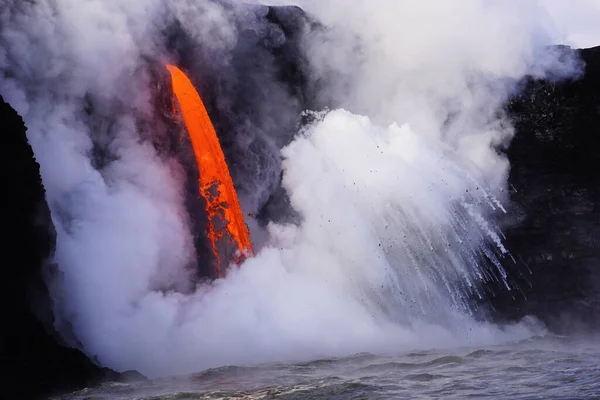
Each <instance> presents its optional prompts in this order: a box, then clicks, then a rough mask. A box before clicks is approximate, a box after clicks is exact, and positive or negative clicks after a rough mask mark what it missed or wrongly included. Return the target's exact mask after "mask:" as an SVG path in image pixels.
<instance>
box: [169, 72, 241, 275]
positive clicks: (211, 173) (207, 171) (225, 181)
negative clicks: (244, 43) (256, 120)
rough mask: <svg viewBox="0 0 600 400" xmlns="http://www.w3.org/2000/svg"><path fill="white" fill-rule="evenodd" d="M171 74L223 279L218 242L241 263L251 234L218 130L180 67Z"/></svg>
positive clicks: (208, 233)
mask: <svg viewBox="0 0 600 400" xmlns="http://www.w3.org/2000/svg"><path fill="white" fill-rule="evenodd" d="M166 67H167V69H168V70H169V72H170V74H171V81H172V85H173V94H174V95H175V97H176V99H177V102H178V103H179V109H180V112H181V115H182V116H183V122H184V124H185V127H186V129H187V132H188V134H189V136H190V141H191V142H192V147H193V148H194V155H195V156H196V162H197V164H198V170H199V173H200V180H199V190H200V194H201V195H202V196H203V197H204V199H205V200H206V211H207V214H208V229H207V231H208V232H207V235H208V237H209V239H210V242H211V247H212V250H213V253H214V254H215V257H216V259H217V271H218V275H219V277H221V276H222V275H221V258H220V256H219V251H218V250H217V242H218V241H219V240H220V239H221V238H223V237H224V236H227V238H228V239H229V241H230V242H231V243H232V244H234V246H236V247H237V250H238V255H236V259H235V260H234V261H235V262H236V263H237V264H239V263H240V262H241V261H242V260H243V259H244V258H245V257H247V256H251V255H252V244H251V242H250V233H249V231H248V227H247V226H246V223H245V222H244V215H243V213H242V208H241V206H240V202H239V200H238V197H237V194H236V192H235V188H234V187H233V181H232V180H231V175H230V174H229V168H228V166H227V162H226V161H225V156H224V155H223V150H222V149H221V145H220V144H219V139H218V137H217V133H216V131H215V128H214V127H213V125H212V122H211V121H210V118H209V116H208V112H207V111H206V108H205V107H204V103H203V102H202V99H201V98H200V95H199V94H198V92H197V91H196V89H195V88H194V85H192V82H191V81H190V80H189V78H188V77H187V76H186V75H185V74H184V73H183V71H181V70H180V69H179V68H177V67H176V66H173V65H167V66H166Z"/></svg>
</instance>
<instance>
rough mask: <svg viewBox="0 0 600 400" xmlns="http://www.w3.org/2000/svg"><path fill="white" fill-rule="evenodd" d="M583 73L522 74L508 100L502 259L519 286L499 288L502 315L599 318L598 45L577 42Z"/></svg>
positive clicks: (554, 324)
mask: <svg viewBox="0 0 600 400" xmlns="http://www.w3.org/2000/svg"><path fill="white" fill-rule="evenodd" d="M576 52H577V54H578V55H579V56H580V57H581V59H582V60H583V61H584V62H585V64H586V65H585V73H584V75H583V76H582V77H578V78H575V79H568V80H563V81H559V82H551V81H548V80H534V79H528V80H526V82H524V85H523V87H522V90H521V91H520V92H519V93H518V95H517V96H515V97H514V98H512V99H511V101H510V102H509V104H508V105H507V111H508V114H509V116H510V118H511V120H512V121H513V123H514V125H515V128H516V135H515V137H514V139H513V140H512V143H511V145H510V147H509V149H508V157H509V160H510V164H511V172H510V177H509V182H510V185H511V186H512V189H513V190H512V193H511V200H512V202H513V204H512V208H513V210H512V214H513V215H514V218H515V219H518V221H515V224H514V225H513V227H511V228H509V229H508V230H507V231H506V232H505V234H506V244H507V247H508V248H509V249H510V251H511V252H512V254H513V256H514V257H515V259H516V260H517V262H516V264H515V263H512V262H507V263H506V265H505V266H506V267H507V268H508V269H509V272H510V274H511V276H512V277H513V278H514V279H515V280H516V281H517V283H518V286H519V288H520V290H517V291H514V292H512V293H507V292H500V293H498V295H497V296H496V297H495V298H494V299H492V305H493V306H494V307H495V309H496V310H497V311H498V312H499V313H500V315H501V316H502V317H505V318H508V319H518V318H520V317H523V316H524V315H527V314H532V315H535V316H538V317H540V318H541V319H542V320H544V321H545V322H546V323H547V324H548V325H549V326H550V327H551V328H553V329H554V330H559V331H563V330H565V329H569V328H571V327H572V326H573V323H575V322H577V328H580V327H581V325H585V326H587V327H588V328H590V327H594V326H595V327H599V326H600V318H599V317H600V290H599V289H600V207H599V205H600V203H599V201H600V174H599V173H598V165H600V47H595V48H591V49H584V50H577V51H576Z"/></svg>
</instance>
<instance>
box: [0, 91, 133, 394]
mask: <svg viewBox="0 0 600 400" xmlns="http://www.w3.org/2000/svg"><path fill="white" fill-rule="evenodd" d="M0 124H1V126H2V138H1V141H2V145H1V146H0V176H1V182H2V185H3V193H4V194H3V195H2V197H1V200H0V204H1V206H0V209H1V210H3V212H4V218H3V226H2V229H3V230H4V232H5V234H4V239H3V241H2V243H3V251H2V254H3V259H4V275H3V279H2V290H0V310H1V311H0V312H1V315H2V318H3V321H4V323H3V324H2V328H1V330H0V331H1V339H0V359H1V360H2V364H3V366H4V372H3V373H2V374H0V393H1V395H0V397H2V398H4V399H28V398H47V397H46V396H47V395H49V394H52V393H56V392H61V391H68V390H76V389H79V388H82V387H85V386H87V385H93V384H97V383H99V382H102V381H105V380H111V381H115V380H120V379H122V378H126V377H130V376H133V375H132V374H131V373H129V374H128V375H127V376H126V375H120V374H118V373H116V372H114V371H112V370H110V369H108V368H101V367H99V366H97V365H95V364H94V363H93V362H92V361H90V360H89V359H88V358H87V357H86V356H85V355H84V354H83V353H82V352H81V351H79V350H76V349H72V348H67V347H65V346H63V345H62V342H61V340H60V337H59V335H58V334H57V333H56V332H54V330H53V329H52V306H51V300H50V297H49V295H48V290H47V288H46V285H45V283H44V281H43V278H42V268H49V267H50V266H51V265H50V264H49V263H50V262H51V261H52V256H53V253H54V249H55V245H56V232H55V230H54V225H53V223H52V220H51V217H50V210H49V208H48V204H47V203H46V199H45V190H44V187H43V185H42V181H41V177H40V172H39V164H38V163H37V162H36V160H35V157H34V154H33V151H32V149H31V146H30V145H29V143H28V141H27V137H26V128H25V125H24V123H23V120H22V118H21V117H20V116H19V115H18V114H17V112H16V111H15V110H14V109H13V108H12V107H11V106H10V105H9V104H8V103H6V102H4V99H2V97H0Z"/></svg>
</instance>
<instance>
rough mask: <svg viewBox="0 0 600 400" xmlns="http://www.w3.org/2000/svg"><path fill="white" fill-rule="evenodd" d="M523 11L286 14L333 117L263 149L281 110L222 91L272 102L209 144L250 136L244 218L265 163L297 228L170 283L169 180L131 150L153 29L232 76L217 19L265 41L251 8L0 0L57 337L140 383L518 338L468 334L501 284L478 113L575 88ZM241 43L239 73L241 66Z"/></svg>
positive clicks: (542, 29) (325, 7) (491, 130)
mask: <svg viewBox="0 0 600 400" xmlns="http://www.w3.org/2000/svg"><path fill="white" fill-rule="evenodd" d="M541 4H542V3H541V2H540V3H539V4H538V3H536V2H520V1H518V2H517V1H514V2H505V1H483V0H468V1H464V2H462V3H461V5H460V7H457V6H456V5H451V4H449V3H442V2H439V1H435V2H434V1H421V2H418V4H416V2H402V1H391V0H390V1H384V0H380V1H376V2H373V1H369V2H367V1H360V0H353V1H351V2H350V1H344V2H341V1H337V0H332V1H328V2H315V1H308V0H307V1H306V2H302V3H301V6H303V7H304V8H305V9H306V10H307V11H308V12H309V13H311V14H312V16H313V17H315V18H316V19H317V20H318V21H320V22H321V23H322V24H323V25H324V27H321V28H317V27H313V28H310V27H309V26H308V25H307V26H306V31H305V34H304V35H303V38H302V49H303V51H304V55H305V56H306V58H307V60H308V63H309V67H308V70H307V73H308V76H309V82H307V84H308V85H309V86H310V87H311V88H312V93H314V95H315V99H314V100H315V103H316V104H317V105H318V106H319V108H320V107H329V108H331V109H334V111H331V112H324V113H317V114H315V115H313V118H314V120H313V122H312V123H310V124H309V125H308V126H306V127H305V128H304V129H303V130H302V131H301V132H298V133H297V134H296V136H295V137H294V140H293V141H291V142H290V140H289V138H288V139H286V137H285V134H283V133H282V134H281V135H282V136H281V137H275V136H273V135H277V134H278V133H277V132H280V131H278V130H277V129H276V125H277V124H280V123H281V124H284V125H285V124H287V123H288V122H289V121H288V120H289V118H290V116H292V115H295V114H297V112H298V111H299V110H298V107H299V105H298V102H294V101H293V100H291V96H290V95H289V94H286V93H285V90H283V89H282V86H281V85H280V84H279V83H277V82H278V79H279V77H277V76H276V73H275V71H274V70H270V69H267V70H266V71H267V72H264V71H263V72H262V73H261V74H260V75H258V76H254V77H253V76H250V78H254V79H256V81H255V84H254V85H250V86H249V87H248V86H243V85H238V86H236V87H237V88H238V89H239V88H241V89H239V91H240V93H242V94H245V95H248V93H249V92H248V91H249V90H254V89H255V88H256V87H258V86H261V85H264V86H265V87H267V88H269V89H271V88H274V89H273V90H271V91H267V92H265V91H261V92H259V93H260V94H261V96H259V97H258V99H257V101H260V102H264V104H262V105H261V106H259V107H257V108H256V110H257V112H258V113H260V115H259V117H258V119H259V120H263V121H268V123H267V124H266V125H262V126H255V125H252V124H248V121H250V119H249V117H248V118H247V119H244V118H243V117H240V116H238V118H239V119H238V120H236V127H237V128H238V129H239V132H241V133H242V134H240V135H238V136H233V137H231V138H230V140H232V141H234V142H235V143H237V144H238V145H239V146H240V148H242V149H243V148H251V146H250V145H249V144H248V143H249V142H252V140H250V141H249V139H248V138H249V137H250V138H257V137H259V138H262V139H261V140H262V142H261V141H259V142H260V143H268V144H269V145H268V146H266V147H265V148H266V149H267V150H265V151H266V153H265V154H267V155H268V158H267V159H266V161H265V159H264V158H263V160H262V161H261V158H260V157H257V159H258V161H253V162H252V168H255V169H254V170H252V171H249V172H247V175H246V176H244V170H245V169H244V168H239V167H236V168H235V170H236V171H238V172H237V175H236V174H235V173H234V180H235V181H236V183H238V184H241V183H243V182H244V178H248V180H249V181H250V182H253V184H250V185H246V186H245V195H246V197H247V199H246V203H247V204H250V206H248V207H250V208H251V211H254V209H255V208H258V207H259V205H260V204H262V203H264V201H265V200H264V199H265V197H267V196H266V195H265V193H267V194H268V193H269V191H270V192H272V191H274V190H275V188H274V186H273V185H272V184H270V185H266V186H264V187H263V186H260V185H259V183H260V179H259V178H260V177H266V178H265V179H269V180H273V179H274V178H273V177H277V176H278V175H279V171H280V168H282V171H283V183H282V184H283V187H284V189H285V190H286V192H287V194H288V196H289V198H290V203H291V206H292V207H293V208H294V211H295V212H296V213H297V214H298V215H299V216H300V221H299V223H297V224H289V225H286V224H276V223H271V224H269V226H268V227H267V232H259V233H256V234H257V235H258V234H261V235H264V236H265V238H266V239H265V240H266V243H265V245H264V246H263V247H262V248H261V249H258V251H257V255H256V257H255V258H253V259H250V260H248V261H246V262H245V263H244V265H243V266H242V267H241V268H240V269H239V270H238V269H235V268H234V269H232V270H231V273H230V274H229V275H228V276H227V277H226V278H225V279H222V280H218V281H215V282H213V283H211V284H204V285H200V286H198V287H191V283H190V282H191V279H190V275H191V274H190V270H191V266H193V265H194V263H195V255H194V248H193V243H192V241H193V238H192V237H191V233H190V228H189V226H188V223H187V220H188V215H187V211H186V210H185V207H184V193H183V181H184V179H185V178H184V177H185V171H183V168H182V166H181V165H180V164H179V163H177V162H176V161H174V160H173V159H172V158H170V157H165V156H163V155H161V154H159V152H157V150H156V148H155V147H153V146H152V145H151V144H150V143H149V142H148V141H147V140H144V139H145V138H148V137H152V136H153V135H156V134H157V132H154V129H157V128H156V125H153V124H152V121H154V120H155V118H156V115H155V114H154V113H155V110H154V109H153V103H152V93H153V92H152V88H153V87H154V86H155V85H156V82H154V81H153V80H154V79H156V78H155V77H154V76H153V75H152V74H151V73H149V68H148V62H149V61H148V60H151V62H156V63H159V64H160V62H162V61H166V60H168V59H170V58H171V55H170V54H169V51H168V49H167V48H165V45H164V43H165V42H168V41H166V40H165V35H166V34H165V31H167V30H168V28H169V27H170V26H171V24H172V23H173V21H177V22H178V23H179V24H180V26H181V27H182V29H183V30H184V31H185V32H186V33H187V34H188V35H189V37H190V38H191V39H192V40H193V42H194V43H197V44H198V46H200V47H201V48H202V51H203V52H204V55H203V57H202V58H201V59H202V60H203V61H204V62H206V63H207V64H208V65H207V66H206V67H205V68H206V70H213V71H216V70H219V69H220V68H222V67H223V68H224V69H223V70H224V71H231V70H230V69H227V66H229V65H231V63H233V62H235V57H233V56H232V52H234V49H236V48H238V49H239V47H238V46H239V45H240V35H242V33H243V32H240V31H239V24H238V23H237V22H239V20H249V19H250V20H252V18H257V19H256V22H252V23H250V28H251V29H254V30H261V29H264V22H261V21H260V18H259V17H260V15H264V13H263V14H261V13H260V12H258V11H256V10H259V11H260V10H261V9H262V10H264V8H261V7H258V8H253V10H255V11H252V12H250V11H248V10H249V8H248V6H246V5H241V4H235V3H225V2H213V1H204V0H198V1H185V2H163V1H159V0H147V1H144V2H134V3H131V2H130V3H129V4H124V3H123V2H119V1H112V0H105V1H99V0H97V1H88V2H85V3H84V4H82V3H81V2H77V4H76V2H75V1H73V0H54V1H44V0H39V1H36V2H16V1H9V2H8V3H6V4H5V5H4V6H3V9H2V11H1V14H0V15H1V17H0V18H1V19H0V22H1V26H2V31H1V34H0V42H1V46H0V71H2V73H1V74H0V92H1V93H2V95H3V96H4V98H5V99H6V100H7V101H9V102H10V103H11V104H12V105H13V106H14V107H15V108H16V109H17V111H18V112H19V113H20V114H21V115H22V116H23V117H24V119H25V122H26V124H27V126H28V137H29V140H30V142H31V144H32V147H33V148H34V152H35V155H36V158H37V159H38V161H39V163H40V165H41V172H42V178H43V182H44V185H45V187H46V190H47V198H48V202H49V205H50V208H51V211H52V217H53V221H54V223H55V225H56V228H57V234H58V243H57V250H56V262H57V263H58V265H59V270H60V272H59V274H58V276H55V277H54V278H53V280H52V289H53V292H54V297H55V303H56V304H55V311H56V315H57V317H58V319H57V322H56V325H57V327H58V328H59V329H61V330H63V331H64V330H65V329H67V326H72V330H73V333H74V335H75V336H76V337H77V339H78V340H79V342H80V344H79V345H80V346H81V347H82V348H83V350H84V351H85V352H86V353H87V354H88V355H90V356H92V357H95V358H96V359H97V360H98V361H99V362H101V363H102V364H104V365H106V366H109V367H112V368H115V369H119V370H124V369H131V368H133V369H138V370H140V371H141V372H142V373H145V374H149V375H152V376H158V375H168V374H178V373H187V372H192V371H197V370H200V369H202V368H206V367H210V366H217V365H223V364H228V363H247V362H261V361H269V360H283V359H290V358H311V357H317V356H322V355H343V354H348V353H352V352H359V351H381V352H385V351H402V350H406V349H411V348H415V347H431V346H435V347H440V346H454V345H463V344H485V343H494V342H497V341H501V340H510V339H515V338H520V337H523V336H526V335H529V334H531V332H532V331H536V329H537V328H534V327H531V326H529V325H527V324H521V325H517V326H511V327H503V328H500V327H495V326H493V325H490V324H487V323H483V322H476V321H475V320H474V319H473V318H472V317H471V316H470V313H472V312H473V311H474V310H473V307H472V305H471V301H470V299H471V298H472V297H473V296H478V295H481V291H482V290H483V289H482V287H483V286H482V283H483V282H485V281H492V280H496V281H499V282H501V283H502V284H503V285H506V286H510V284H509V282H507V281H506V279H505V277H504V276H503V271H502V269H501V267H500V266H499V263H498V261H499V259H500V258H502V257H508V253H507V251H506V249H504V248H503V246H502V243H501V233H500V232H498V230H497V229H496V228H495V226H494V223H493V217H494V215H495V214H496V213H502V212H504V207H503V206H502V201H504V200H505V198H504V197H503V193H505V186H506V175H507V171H508V168H509V165H508V162H507V160H506V159H505V157H504V156H503V155H502V154H501V153H500V152H498V151H497V148H498V147H501V146H502V145H505V144H507V143H508V141H509V140H510V138H511V135H512V129H511V127H510V124H509V123H508V122H507V121H506V120H505V119H504V117H503V115H502V113H501V112H500V108H499V107H500V106H501V104H502V103H503V101H504V100H505V99H506V98H507V96H509V95H510V93H511V92H512V91H513V90H514V89H515V85H516V82H517V81H518V80H519V79H520V78H522V77H523V76H525V75H526V74H533V75H536V76H543V75H544V74H551V75H552V76H566V75H567V74H568V73H573V72H576V67H577V63H576V62H575V60H571V59H568V57H567V60H565V59H564V57H558V56H555V55H553V54H552V53H548V52H545V46H547V45H549V44H553V43H555V42H556V40H557V39H558V38H559V36H557V35H556V34H555V32H556V27H555V25H556V24H555V22H553V19H552V18H551V17H549V16H548V15H549V14H547V13H545V11H544V7H543V6H542V5H541ZM257 15H258V17H257ZM543 15H546V16H548V17H547V18H541V16H543ZM252 21H254V20H252ZM267 26H269V25H268V24H267ZM271 34H272V35H271V38H273V40H275V39H277V38H279V40H283V39H281V37H280V36H278V35H279V34H280V32H278V31H276V30H275V31H273V32H271ZM252 45H254V44H245V46H247V47H246V50H248V51H247V52H245V53H244V52H242V54H243V56H240V55H239V53H236V54H238V57H242V58H243V60H244V61H246V62H249V60H251V59H252V57H255V54H253V53H252V51H251V49H252V47H251V46H252ZM548 54H549V55H548ZM238 61H239V60H238ZM244 65H245V64H244ZM211 68H212V69H211ZM227 79H235V77H232V76H229V75H227V76H226V77H225V78H224V80H227ZM234 89H235V88H234ZM234 89H231V91H233V92H235V90H234ZM244 91H246V92H245V93H244ZM250 95H252V93H250ZM219 106H221V107H223V108H224V109H226V110H227V112H225V114H227V115H228V116H231V115H229V114H232V113H234V112H235V107H228V105H227V104H223V103H221V104H217V107H219ZM271 113H275V114H277V117H273V115H271ZM282 115H283V116H285V118H283V117H281V116H282ZM311 115H312V114H311ZM254 128H256V129H258V131H257V132H258V133H257V132H253V131H252V130H253V129H254ZM288 142H289V143H288ZM284 145H286V146H285V147H283V148H282V149H281V147H282V146H284ZM244 146H245V147H244ZM98 149H100V150H101V151H100V154H99V153H98V152H99V150H98ZM280 150H281V152H279V151H280ZM238 156H239V157H240V158H239V162H240V163H241V165H242V166H249V165H250V164H248V163H246V164H245V163H244V159H243V158H242V157H241V155H238ZM280 156H281V157H282V158H283V163H282V165H281V166H280V165H279V163H278V162H275V161H274V160H278V158H279V157H280ZM248 168H250V167H248ZM240 182H241V183H240ZM270 182H271V181H270ZM242 186H243V185H242ZM259 189H260V190H259ZM253 190H256V191H257V192H260V193H259V194H255V196H256V198H253V196H254V194H253ZM256 229H259V228H256ZM73 344H75V343H73Z"/></svg>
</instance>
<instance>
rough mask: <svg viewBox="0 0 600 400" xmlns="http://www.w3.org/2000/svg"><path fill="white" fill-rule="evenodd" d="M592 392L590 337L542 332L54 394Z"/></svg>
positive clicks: (594, 372)
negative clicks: (477, 344) (476, 344)
mask: <svg viewBox="0 0 600 400" xmlns="http://www.w3.org/2000/svg"><path fill="white" fill-rule="evenodd" d="M432 398H433V399H437V398H439V399H465V398H503V399H594V398H598V399H600V343H599V342H598V340H597V339H590V338H586V339H582V338H578V339H575V338H572V337H568V338H567V337H559V336H546V337H534V338H531V339H528V340H524V341H519V342H515V343H509V344H504V345H498V346H489V347H486V348H460V349H454V350H451V351H449V350H443V351H442V350H430V351H418V352H412V353H404V354H395V355H375V354H366V353H361V354H355V355H353V356H350V357H345V358H332V359H321V360H315V361H312V362H303V363H289V364H283V363H282V364H269V365H260V366H226V367H222V368H216V369H210V370H207V371H203V372H200V373H198V374H195V375H191V376H186V377H178V378H168V379H158V380H153V381H147V382H138V383H128V384H124V383H108V384H104V385H102V386H100V387H95V388H88V389H85V390H82V391H79V392H75V393H71V394H68V395H65V396H60V397H55V399H57V400H58V399H60V400H67V399H70V400H83V399H86V400H92V399H94V400H99V399H107V400H109V399H110V400H116V399H144V400H162V399H165V400H166V399H185V400H187V399H190V400H191V399H432Z"/></svg>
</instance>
